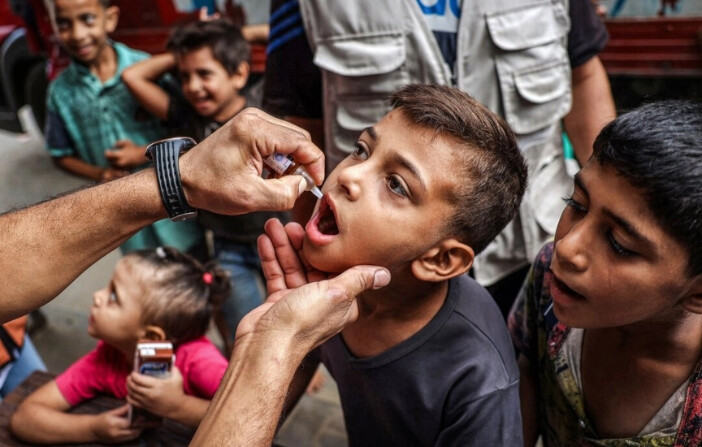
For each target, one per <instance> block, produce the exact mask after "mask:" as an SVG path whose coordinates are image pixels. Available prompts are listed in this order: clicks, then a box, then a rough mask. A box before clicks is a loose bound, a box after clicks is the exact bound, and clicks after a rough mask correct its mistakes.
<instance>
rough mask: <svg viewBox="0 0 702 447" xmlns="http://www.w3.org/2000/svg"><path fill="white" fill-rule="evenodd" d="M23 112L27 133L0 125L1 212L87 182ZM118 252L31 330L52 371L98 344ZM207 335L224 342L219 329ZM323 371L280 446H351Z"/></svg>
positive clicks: (60, 298)
mask: <svg viewBox="0 0 702 447" xmlns="http://www.w3.org/2000/svg"><path fill="white" fill-rule="evenodd" d="M22 116H23V118H24V119H23V123H24V127H25V129H26V130H27V133H24V134H16V133H10V132H5V131H2V130H0V157H1V158H2V160H3V161H2V162H1V163H0V213H2V212H5V211H8V210H11V209H14V208H18V207H23V206H26V205H30V204H33V203H37V202H39V201H42V200H45V199H47V198H50V197H53V196H55V195H57V194H60V193H63V192H66V191H71V190H74V189H76V188H79V187H81V186H84V185H86V183H85V182H84V181H82V180H81V179H78V178H76V177H73V176H70V175H68V174H66V173H64V172H62V171H59V170H58V169H57V168H56V167H54V165H53V164H52V162H51V159H50V158H49V156H48V155H47V153H46V151H45V150H44V141H43V138H42V137H41V134H40V132H38V130H37V128H36V126H35V124H34V122H33V120H32V119H31V115H28V114H26V113H23V114H22ZM32 231H37V232H39V231H41V228H36V229H33V230H32ZM63 256H75V254H73V253H64V254H63ZM119 256H120V254H119V251H114V252H112V253H109V254H108V255H107V256H105V257H104V258H103V259H101V260H100V261H98V262H97V263H96V264H95V265H93V266H92V267H90V268H89V269H88V270H86V271H85V272H84V273H83V274H82V275H81V276H80V277H78V278H77V279H76V280H75V281H74V282H73V283H72V284H71V285H70V286H69V287H68V288H66V289H65V290H64V291H63V292H62V293H61V294H60V295H59V296H58V297H56V298H55V299H54V300H53V301H51V302H50V303H48V304H46V305H45V306H44V307H43V308H42V313H43V315H44V316H45V317H46V319H47V323H46V325H44V326H43V327H41V328H39V329H38V330H36V331H34V332H33V333H32V339H33V341H34V343H35V344H36V346H37V349H38V350H39V353H40V354H41V356H42V358H43V359H44V362H45V363H46V366H47V368H48V370H49V371H50V372H53V373H59V372H61V371H62V370H63V369H65V368H66V367H67V366H68V365H70V364H71V363H73V362H74V361H75V360H77V359H78V358H79V357H80V356H82V355H84V354H85V353H87V352H88V351H89V350H91V349H92V348H93V347H94V346H95V343H96V341H95V340H94V339H92V338H91V337H90V336H88V335H87V333H86V327H87V322H88V311H89V308H90V303H91V299H92V298H91V297H92V293H93V291H95V290H97V289H99V288H101V287H103V286H104V285H105V284H106V283H107V282H108V281H109V278H110V276H111V274H112V270H113V268H114V266H115V263H116V262H117V260H118V259H119ZM208 335H210V337H211V338H212V339H213V341H214V342H215V343H216V344H218V345H220V346H221V340H220V339H219V336H218V334H217V332H216V331H210V333H209V334H208ZM324 373H325V377H326V381H325V383H324V385H323V387H322V389H321V390H320V391H319V392H317V393H315V394H313V395H305V396H304V397H303V398H302V400H301V401H300V403H299V404H298V406H297V407H296V408H295V409H294V410H293V412H292V413H291V415H290V416H289V417H288V420H287V421H286V422H285V424H284V425H283V427H281V429H280V431H279V434H278V437H277V439H276V442H277V443H278V444H280V445H281V446H286V447H297V446H312V447H314V446H319V447H342V446H346V445H347V442H346V432H345V429H344V422H343V417H342V414H341V408H340V406H339V396H338V393H337V390H336V385H335V383H334V381H333V380H332V379H331V377H329V375H328V373H327V372H326V371H324Z"/></svg>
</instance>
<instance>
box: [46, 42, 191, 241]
mask: <svg viewBox="0 0 702 447" xmlns="http://www.w3.org/2000/svg"><path fill="white" fill-rule="evenodd" d="M112 47H113V48H114V49H115V52H116V53H117V72H116V73H115V75H114V76H113V77H112V78H111V79H109V80H108V81H107V82H105V83H102V81H100V79H98V78H97V77H96V76H95V75H94V74H92V73H91V72H90V69H88V67H86V66H84V65H81V64H79V63H76V62H72V63H71V65H69V66H68V68H66V69H65V70H64V71H63V72H62V73H61V74H60V75H59V76H58V77H57V78H56V79H55V80H54V81H53V82H52V83H51V85H50V86H49V92H48V97H47V110H48V113H47V122H46V145H47V150H48V151H49V153H50V154H51V155H52V156H53V157H66V156H73V157H78V158H80V159H82V160H83V161H85V162H87V163H90V164H92V165H95V166H102V167H107V166H108V165H109V164H108V162H107V159H106V158H105V151H106V150H107V149H109V148H111V147H112V146H114V144H115V143H116V142H117V141H118V140H123V139H124V140H131V141H132V142H133V143H134V144H136V145H145V144H148V143H151V142H153V141H156V140H159V139H161V138H164V137H165V136H166V135H167V134H166V129H165V127H163V126H162V124H161V122H160V121H159V120H158V119H157V118H155V117H154V116H152V115H150V114H149V113H148V112H147V111H146V110H145V109H143V108H142V107H141V106H140V105H139V103H138V102H137V100H136V99H135V98H134V96H132V94H131V92H130V91H129V89H128V88H127V86H126V85H125V84H124V83H123V82H122V71H123V70H124V69H125V68H127V67H128V66H130V65H132V64H134V63H136V62H138V61H140V60H143V59H146V58H148V57H149V55H148V54H147V53H144V52H141V51H136V50H132V49H131V48H129V47H127V46H126V45H123V44H120V43H113V44H112ZM145 166H148V165H146V164H145V165H143V166H141V167H139V168H137V169H140V168H144V167H145ZM201 240H202V230H201V229H200V227H199V226H198V224H197V222H195V221H194V220H192V221H188V222H171V221H169V220H167V219H164V220H161V221H158V222H155V223H154V224H152V225H149V226H147V227H145V228H143V229H141V230H140V231H139V232H138V233H136V234H135V235H134V236H132V237H131V238H130V239H129V240H127V241H126V242H124V243H123V244H122V245H121V249H122V252H123V253H127V252H129V251H132V250H140V249H144V248H154V247H157V246H159V245H170V246H172V247H175V248H177V249H179V250H182V251H186V250H189V249H191V248H193V247H194V246H195V245H197V244H199V243H200V241H201Z"/></svg>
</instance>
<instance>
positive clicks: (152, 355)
mask: <svg viewBox="0 0 702 447" xmlns="http://www.w3.org/2000/svg"><path fill="white" fill-rule="evenodd" d="M174 361H175V354H174V353H173V344H172V343H171V342H168V341H166V342H139V343H137V347H136V350H135V351H134V371H136V372H138V373H140V374H145V375H147V376H152V377H158V378H167V377H169V376H170V375H171V368H172V367H173V362H174ZM127 417H128V418H129V424H130V426H131V427H142V428H149V427H157V426H159V425H161V423H162V422H163V418H162V417H161V416H157V415H155V414H152V413H149V412H148V411H146V410H144V409H142V408H138V407H135V406H133V405H129V413H128V415H127Z"/></svg>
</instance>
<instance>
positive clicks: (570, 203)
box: [563, 196, 587, 213]
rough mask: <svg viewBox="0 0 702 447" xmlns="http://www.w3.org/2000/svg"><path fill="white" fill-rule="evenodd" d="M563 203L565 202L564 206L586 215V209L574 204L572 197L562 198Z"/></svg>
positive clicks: (576, 203)
mask: <svg viewBox="0 0 702 447" xmlns="http://www.w3.org/2000/svg"><path fill="white" fill-rule="evenodd" d="M563 201H564V202H565V204H566V206H568V207H570V208H573V209H574V210H575V211H577V212H578V213H587V208H586V207H584V206H583V205H581V204H579V203H578V202H576V201H575V199H573V196H570V197H564V198H563Z"/></svg>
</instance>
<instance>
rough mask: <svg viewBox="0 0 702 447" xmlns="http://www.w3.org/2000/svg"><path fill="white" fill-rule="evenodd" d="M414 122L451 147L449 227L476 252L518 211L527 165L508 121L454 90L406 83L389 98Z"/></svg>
mask: <svg viewBox="0 0 702 447" xmlns="http://www.w3.org/2000/svg"><path fill="white" fill-rule="evenodd" d="M390 102H391V104H392V106H393V108H395V109H400V110H402V112H403V113H404V114H405V116H406V117H407V118H408V119H409V120H410V121H411V122H413V123H415V124H417V125H420V126H423V127H426V128H429V129H432V130H434V131H435V133H436V135H441V136H444V137H448V138H450V139H451V140H453V141H455V142H456V143H457V144H456V145H455V146H453V148H454V149H453V154H454V156H455V166H456V170H455V171H453V172H451V173H446V174H447V175H451V176H452V177H453V179H454V182H455V184H456V187H455V188H454V189H453V191H452V196H451V197H450V200H451V201H452V203H454V204H455V209H456V212H455V213H454V215H453V217H452V218H451V219H450V220H449V221H448V222H447V225H448V227H447V228H448V231H449V232H450V233H452V234H454V235H455V236H456V237H458V238H459V239H461V240H462V242H464V243H466V244H468V245H470V246H471V247H472V248H473V250H475V253H476V254H478V253H480V252H481V251H482V250H483V249H484V248H485V247H486V246H487V245H488V244H489V243H490V241H492V240H493V239H494V238H495V237H496V236H497V235H498V234H499V232H500V231H502V229H503V228H504V227H505V226H506V225H507V224H508V223H509V221H510V220H512V218H513V217H514V215H515V213H516V212H517V210H518V209H519V204H520V203H521V200H522V196H523V195H524V189H525V188H526V183H527V167H526V163H525V162H524V158H523V157H522V155H521V153H520V151H519V148H518V147H517V140H516V137H515V136H514V133H513V132H512V130H511V129H510V127H509V126H508V125H507V123H506V122H505V121H504V120H503V119H502V118H500V117H499V116H497V115H496V114H495V113H493V112H492V111H490V110H489V109H488V108H487V107H485V106H483V105H482V104H480V103H479V102H478V101H476V100H475V99H473V98H472V97H471V96H470V95H468V94H467V93H464V92H461V91H460V90H458V89H455V88H451V87H447V86H439V85H426V84H411V85H408V86H406V87H403V88H401V89H400V90H398V91H396V92H395V93H394V94H393V95H392V96H391V98H390Z"/></svg>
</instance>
